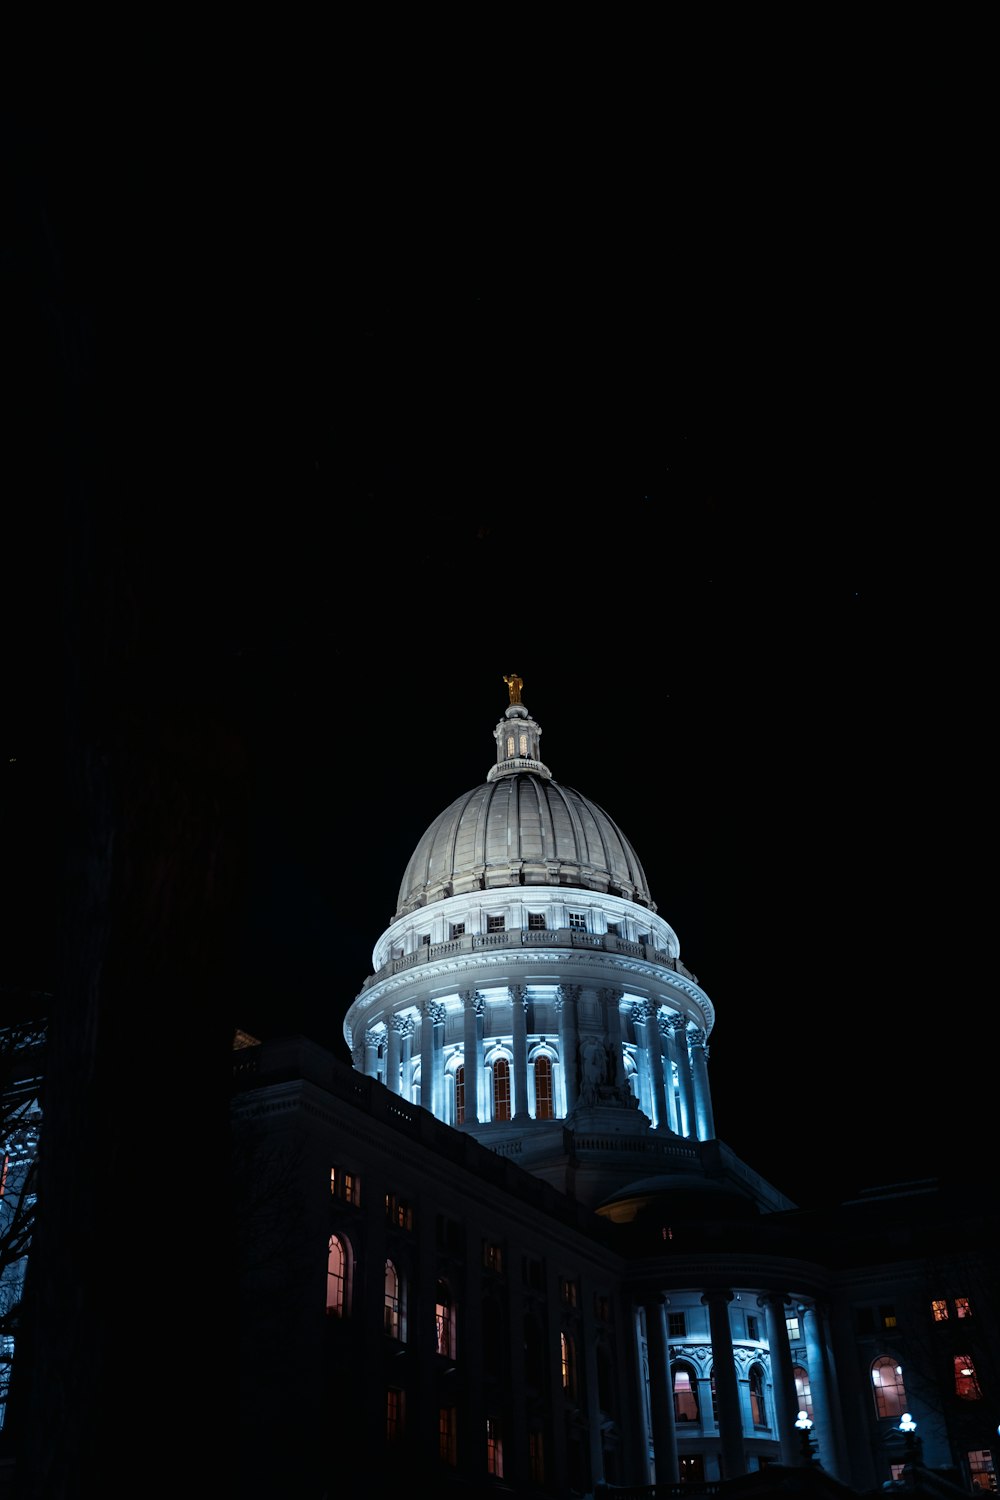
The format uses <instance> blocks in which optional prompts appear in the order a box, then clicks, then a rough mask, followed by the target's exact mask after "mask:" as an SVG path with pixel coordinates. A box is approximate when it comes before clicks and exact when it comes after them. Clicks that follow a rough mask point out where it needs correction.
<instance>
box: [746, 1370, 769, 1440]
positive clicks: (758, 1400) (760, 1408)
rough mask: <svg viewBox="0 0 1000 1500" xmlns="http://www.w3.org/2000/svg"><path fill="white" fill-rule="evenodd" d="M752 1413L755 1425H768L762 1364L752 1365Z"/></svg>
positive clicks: (750, 1381)
mask: <svg viewBox="0 0 1000 1500" xmlns="http://www.w3.org/2000/svg"><path fill="white" fill-rule="evenodd" d="M749 1385H750V1415H751V1417H752V1418H753V1425H754V1426H755V1427H766V1426H767V1408H766V1406H765V1404H764V1371H763V1370H762V1369H761V1367H760V1365H751V1366H750V1380H749Z"/></svg>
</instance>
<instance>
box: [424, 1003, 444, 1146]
mask: <svg viewBox="0 0 1000 1500" xmlns="http://www.w3.org/2000/svg"><path fill="white" fill-rule="evenodd" d="M427 1009H428V1011H429V1013H430V1018H431V1021H432V1022H433V1026H434V1029H433V1032H432V1034H431V1066H432V1072H431V1080H430V1082H431V1098H430V1101H429V1103H428V1105H427V1108H428V1109H430V1111H431V1113H432V1114H433V1115H434V1118H435V1119H436V1120H443V1119H445V1118H446V1111H445V1106H444V1023H445V1008H444V1006H443V1005H441V1004H440V1002H438V1001H435V1002H434V1003H433V1004H432V1005H428V1007H427ZM420 1066H421V1073H422V1071H423V1063H422V1062H421V1065H420Z"/></svg>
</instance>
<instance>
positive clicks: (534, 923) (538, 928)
mask: <svg viewBox="0 0 1000 1500" xmlns="http://www.w3.org/2000/svg"><path fill="white" fill-rule="evenodd" d="M528 931H529V932H544V931H545V913H544V912H543V911H529V913H528Z"/></svg>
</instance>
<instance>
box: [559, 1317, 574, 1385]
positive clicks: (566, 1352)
mask: <svg viewBox="0 0 1000 1500" xmlns="http://www.w3.org/2000/svg"><path fill="white" fill-rule="evenodd" d="M559 1362H560V1367H561V1371H562V1385H563V1390H564V1391H565V1392H566V1394H567V1395H568V1396H573V1397H575V1396H576V1345H575V1344H574V1343H573V1336H572V1334H569V1333H561V1334H560V1335H559Z"/></svg>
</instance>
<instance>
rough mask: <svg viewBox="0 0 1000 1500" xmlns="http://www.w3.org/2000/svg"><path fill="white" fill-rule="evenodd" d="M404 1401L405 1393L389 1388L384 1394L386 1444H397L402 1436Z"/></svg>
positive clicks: (392, 1387)
mask: <svg viewBox="0 0 1000 1500" xmlns="http://www.w3.org/2000/svg"><path fill="white" fill-rule="evenodd" d="M404 1401H405V1392H403V1391H400V1390H397V1389H396V1388H395V1387H394V1386H390V1387H389V1389H388V1391H387V1392H386V1403H385V1440H386V1442H387V1443H398V1442H399V1441H400V1440H401V1438H402V1436H403V1425H404V1417H405V1408H404Z"/></svg>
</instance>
